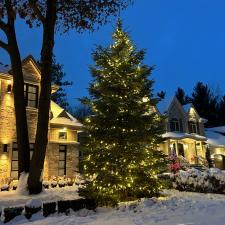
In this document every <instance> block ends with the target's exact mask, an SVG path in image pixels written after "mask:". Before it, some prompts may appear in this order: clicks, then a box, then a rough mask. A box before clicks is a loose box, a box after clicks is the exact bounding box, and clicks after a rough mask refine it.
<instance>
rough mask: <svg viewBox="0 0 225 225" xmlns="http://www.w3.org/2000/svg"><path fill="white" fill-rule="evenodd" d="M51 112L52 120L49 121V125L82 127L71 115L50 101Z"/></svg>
mask: <svg viewBox="0 0 225 225" xmlns="http://www.w3.org/2000/svg"><path fill="white" fill-rule="evenodd" d="M51 112H52V115H53V118H52V119H51V120H50V123H51V124H57V125H65V126H75V127H82V126H83V125H82V124H81V123H79V122H78V120H77V119H76V118H74V117H73V116H72V115H71V114H69V113H68V112H66V111H65V110H64V109H63V108H62V107H60V106H59V105H58V104H56V103H55V102H53V101H51Z"/></svg>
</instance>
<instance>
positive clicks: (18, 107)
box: [6, 19, 30, 175]
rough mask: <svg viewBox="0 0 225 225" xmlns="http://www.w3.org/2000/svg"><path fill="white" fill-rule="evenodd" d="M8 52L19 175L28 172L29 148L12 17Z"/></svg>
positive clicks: (8, 35) (22, 79)
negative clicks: (11, 78) (10, 67)
mask: <svg viewBox="0 0 225 225" xmlns="http://www.w3.org/2000/svg"><path fill="white" fill-rule="evenodd" d="M7 27H8V28H7V33H6V36H7V39H8V46H9V49H8V53H9V55H10V60H11V66H12V73H13V93H14V106H15V116H16V133H17V144H18V161H19V165H18V166H19V175H20V174H21V173H22V172H26V173H28V172H29V166H30V148H29V136H28V127H27V116H26V102H25V99H24V78H23V71H22V63H21V57H20V52H19V48H18V44H17V40H16V33H15V25H14V19H9V21H8V24H7Z"/></svg>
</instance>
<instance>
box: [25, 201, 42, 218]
mask: <svg viewBox="0 0 225 225" xmlns="http://www.w3.org/2000/svg"><path fill="white" fill-rule="evenodd" d="M41 207H42V201H41V200H40V199H30V200H28V201H27V202H26V205H25V216H26V218H27V219H30V218H31V217H32V215H33V214H35V213H37V212H39V211H40V210H41Z"/></svg>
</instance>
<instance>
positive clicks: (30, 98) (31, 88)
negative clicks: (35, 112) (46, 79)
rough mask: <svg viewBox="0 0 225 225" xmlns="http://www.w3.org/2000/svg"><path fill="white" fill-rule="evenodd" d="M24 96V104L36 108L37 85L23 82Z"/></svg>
mask: <svg viewBox="0 0 225 225" xmlns="http://www.w3.org/2000/svg"><path fill="white" fill-rule="evenodd" d="M24 98H25V101H26V106H28V107H32V108H37V105H38V86H37V85H33V84H27V83H26V84H24Z"/></svg>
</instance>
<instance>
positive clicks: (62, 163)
mask: <svg viewBox="0 0 225 225" xmlns="http://www.w3.org/2000/svg"><path fill="white" fill-rule="evenodd" d="M66 152H67V151H66V145H59V176H64V175H66Z"/></svg>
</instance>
